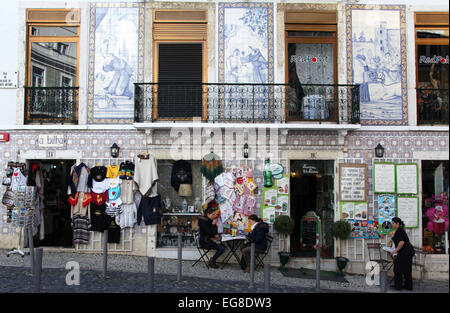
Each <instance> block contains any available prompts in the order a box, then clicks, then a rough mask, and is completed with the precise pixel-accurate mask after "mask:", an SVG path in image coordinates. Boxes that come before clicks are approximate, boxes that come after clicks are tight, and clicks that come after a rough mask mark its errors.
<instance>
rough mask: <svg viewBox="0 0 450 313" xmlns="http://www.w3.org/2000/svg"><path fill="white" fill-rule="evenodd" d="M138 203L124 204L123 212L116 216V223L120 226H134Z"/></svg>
mask: <svg viewBox="0 0 450 313" xmlns="http://www.w3.org/2000/svg"><path fill="white" fill-rule="evenodd" d="M136 214H137V210H136V205H135V204H134V203H133V204H123V205H122V212H121V213H120V214H118V215H117V216H116V223H117V225H119V226H120V228H126V227H134V224H136Z"/></svg>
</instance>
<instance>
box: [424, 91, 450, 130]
mask: <svg viewBox="0 0 450 313" xmlns="http://www.w3.org/2000/svg"><path fill="white" fill-rule="evenodd" d="M417 124H418V125H430V124H431V125H434V124H445V125H448V89H424V88H417Z"/></svg>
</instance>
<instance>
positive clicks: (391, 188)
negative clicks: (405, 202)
mask: <svg viewBox="0 0 450 313" xmlns="http://www.w3.org/2000/svg"><path fill="white" fill-rule="evenodd" d="M373 189H374V192H376V193H395V163H383V162H376V163H374V164H373Z"/></svg>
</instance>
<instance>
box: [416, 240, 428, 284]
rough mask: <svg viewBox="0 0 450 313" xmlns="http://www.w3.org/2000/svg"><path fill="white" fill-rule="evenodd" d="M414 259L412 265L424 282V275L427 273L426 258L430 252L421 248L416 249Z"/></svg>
mask: <svg viewBox="0 0 450 313" xmlns="http://www.w3.org/2000/svg"><path fill="white" fill-rule="evenodd" d="M413 248H414V252H415V255H414V258H413V261H412V264H413V266H414V268H415V269H416V270H417V271H418V272H419V273H420V280H422V278H423V274H424V272H425V258H426V256H427V254H428V251H426V250H425V249H423V248H419V247H414V246H413Z"/></svg>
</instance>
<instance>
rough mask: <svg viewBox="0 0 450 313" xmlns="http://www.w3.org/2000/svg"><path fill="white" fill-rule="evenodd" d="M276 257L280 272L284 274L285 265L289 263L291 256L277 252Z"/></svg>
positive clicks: (287, 253)
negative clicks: (279, 264) (278, 257)
mask: <svg viewBox="0 0 450 313" xmlns="http://www.w3.org/2000/svg"><path fill="white" fill-rule="evenodd" d="M278 255H279V256H280V263H281V267H280V271H282V272H284V271H286V267H285V265H286V264H287V263H288V262H289V257H290V256H291V254H290V253H289V252H278Z"/></svg>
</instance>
